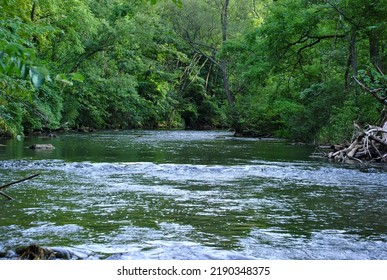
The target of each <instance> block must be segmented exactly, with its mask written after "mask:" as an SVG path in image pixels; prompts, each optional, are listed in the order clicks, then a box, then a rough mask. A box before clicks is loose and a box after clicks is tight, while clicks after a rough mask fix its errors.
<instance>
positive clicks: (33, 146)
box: [29, 144, 55, 150]
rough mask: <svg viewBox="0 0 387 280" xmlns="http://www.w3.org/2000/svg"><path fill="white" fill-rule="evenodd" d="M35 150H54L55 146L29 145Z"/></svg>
mask: <svg viewBox="0 0 387 280" xmlns="http://www.w3.org/2000/svg"><path fill="white" fill-rule="evenodd" d="M29 148H30V149H33V150H53V149H55V147H54V146H53V145H52V144H34V145H32V146H30V147H29Z"/></svg>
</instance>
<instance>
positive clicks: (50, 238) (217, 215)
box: [0, 130, 387, 260]
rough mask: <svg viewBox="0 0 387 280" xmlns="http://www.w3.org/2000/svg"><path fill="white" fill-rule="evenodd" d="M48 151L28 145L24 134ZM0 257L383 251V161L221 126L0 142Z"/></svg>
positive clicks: (314, 255) (339, 255)
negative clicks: (343, 156) (358, 161)
mask: <svg viewBox="0 0 387 280" xmlns="http://www.w3.org/2000/svg"><path fill="white" fill-rule="evenodd" d="M48 143H50V144H53V145H54V146H55V147H56V148H55V150H31V149H27V148H26V147H28V146H30V145H32V144H48ZM0 144H1V145H0V185H4V184H6V183H9V182H12V181H16V180H18V179H21V178H23V177H27V176H30V175H33V174H37V173H39V174H40V175H39V176H38V177H36V178H34V179H32V180H29V181H26V182H23V183H20V184H16V185H13V186H11V187H9V188H6V189H4V190H2V191H3V192H5V193H6V194H8V195H10V196H12V197H14V198H15V200H12V201H7V200H6V199H5V198H4V197H0V253H1V252H2V253H1V254H0V256H1V258H3V259H12V258H14V257H15V255H14V249H15V248H16V247H18V246H24V245H30V244H39V245H41V246H44V247H50V248H55V249H57V250H63V251H66V252H69V256H70V258H72V259H137V260H138V259H182V260H184V259H297V260H298V259H334V260H335V259H355V260H357V259H361V260H366V259H382V260H386V259H387V208H386V206H387V172H386V171H387V168H386V167H384V166H381V165H352V166H351V165H345V164H335V163H332V162H328V161H325V160H315V159H312V158H310V157H309V156H310V155H311V154H312V152H313V151H314V147H313V146H293V145H291V143H288V142H287V141H283V140H276V139H264V140H260V139H252V138H235V137H233V136H232V134H231V133H229V132H225V131H167V130H163V131H147V130H131V131H118V132H116V131H101V132H96V133H89V134H72V133H68V134H63V135H59V136H58V137H56V138H43V137H29V138H25V139H22V140H21V141H18V140H4V139H3V140H0Z"/></svg>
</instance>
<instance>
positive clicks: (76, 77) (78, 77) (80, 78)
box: [70, 73, 85, 83]
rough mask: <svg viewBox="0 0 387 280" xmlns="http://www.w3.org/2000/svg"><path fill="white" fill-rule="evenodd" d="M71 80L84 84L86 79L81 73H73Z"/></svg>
mask: <svg viewBox="0 0 387 280" xmlns="http://www.w3.org/2000/svg"><path fill="white" fill-rule="evenodd" d="M70 78H71V80H73V81H76V82H81V83H83V82H84V81H85V78H84V77H83V76H82V74H80V73H71V74H70Z"/></svg>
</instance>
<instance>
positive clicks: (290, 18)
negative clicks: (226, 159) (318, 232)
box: [0, 0, 387, 142]
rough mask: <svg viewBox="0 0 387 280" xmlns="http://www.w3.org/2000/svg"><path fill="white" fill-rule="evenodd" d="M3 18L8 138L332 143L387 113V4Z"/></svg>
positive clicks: (103, 10)
mask: <svg viewBox="0 0 387 280" xmlns="http://www.w3.org/2000/svg"><path fill="white" fill-rule="evenodd" d="M0 10H1V13H0V134H2V135H9V136H16V135H19V134H27V133H30V132H32V131H34V130H55V129H77V128H80V127H92V128H98V129H104V128H195V129H201V128H233V129H235V131H236V132H237V133H239V134H242V135H256V136H259V135H273V136H278V137H287V138H291V139H298V140H300V141H313V140H315V141H319V142H332V141H341V140H343V139H346V138H349V137H350V136H351V135H352V133H353V126H352V123H353V122H354V121H357V123H360V124H361V125H366V124H377V125H379V124H380V122H381V121H382V119H383V117H385V114H386V111H385V110H384V108H385V106H386V104H385V100H386V99H385V98H386V97H387V93H386V78H385V76H384V75H383V74H382V73H383V72H384V71H385V70H386V65H387V62H386V60H387V55H386V47H387V31H386V22H387V21H386V16H387V8H386V5H385V4H384V1H382V0H377V1H371V0H321V1H320V0H314V1H306V0H278V1H270V0H261V1H251V0H241V1H236V0H137V1H127V0H99V1H91V0H69V1H55V0H28V1H25V0H3V1H2V2H1V3H0ZM354 77H358V81H359V82H355V79H354ZM366 89H367V90H366ZM369 89H371V90H369ZM372 89H375V90H376V92H374V91H372ZM383 102H384V103H383Z"/></svg>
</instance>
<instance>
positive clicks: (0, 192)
mask: <svg viewBox="0 0 387 280" xmlns="http://www.w3.org/2000/svg"><path fill="white" fill-rule="evenodd" d="M38 175H39V174H35V175H32V176H29V177H27V178H24V179H21V180H18V181H14V182H11V183H8V184H5V185H3V186H1V187H0V195H2V196H4V197H6V198H7V199H9V200H12V199H13V198H12V197H10V196H9V195H7V194H5V193H4V192H2V191H1V190H2V189H5V188H8V187H10V186H12V185H15V184H18V183H21V182H24V181H27V180H30V179H32V178H35V177H36V176H38Z"/></svg>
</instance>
